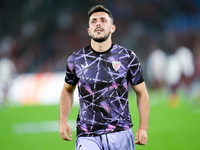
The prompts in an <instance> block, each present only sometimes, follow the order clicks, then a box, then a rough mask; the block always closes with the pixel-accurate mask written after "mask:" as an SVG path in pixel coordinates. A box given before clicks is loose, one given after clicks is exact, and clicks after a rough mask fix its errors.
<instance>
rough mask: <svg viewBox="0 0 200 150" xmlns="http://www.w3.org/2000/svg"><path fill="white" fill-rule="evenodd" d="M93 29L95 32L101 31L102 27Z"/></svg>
mask: <svg viewBox="0 0 200 150" xmlns="http://www.w3.org/2000/svg"><path fill="white" fill-rule="evenodd" d="M94 31H95V32H102V31H103V28H96V29H95V30H94Z"/></svg>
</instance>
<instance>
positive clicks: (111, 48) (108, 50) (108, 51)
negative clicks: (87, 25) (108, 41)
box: [90, 43, 114, 54]
mask: <svg viewBox="0 0 200 150" xmlns="http://www.w3.org/2000/svg"><path fill="white" fill-rule="evenodd" d="M113 45H114V43H112V45H111V47H110V48H109V49H108V50H106V51H103V52H98V51H95V50H94V49H93V48H92V46H91V45H90V48H91V50H92V51H93V52H95V53H98V54H104V53H107V52H109V51H110V50H111V49H112V48H113Z"/></svg>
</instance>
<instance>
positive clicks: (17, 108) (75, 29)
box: [0, 0, 200, 150]
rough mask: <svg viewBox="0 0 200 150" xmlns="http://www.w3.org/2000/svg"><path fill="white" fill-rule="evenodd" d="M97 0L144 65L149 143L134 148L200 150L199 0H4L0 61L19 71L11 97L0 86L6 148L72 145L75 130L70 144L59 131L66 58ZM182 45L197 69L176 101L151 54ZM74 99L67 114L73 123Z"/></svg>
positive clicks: (81, 38)
mask: <svg viewBox="0 0 200 150" xmlns="http://www.w3.org/2000/svg"><path fill="white" fill-rule="evenodd" d="M96 4H103V5H104V6H106V7H107V8H108V9H110V10H111V12H112V13H113V15H114V19H115V20H114V23H115V24H116V26H117V30H116V32H115V33H114V35H113V41H114V42H115V43H118V44H120V45H123V46H125V47H127V48H129V49H132V50H134V52H135V53H136V54H137V55H138V57H139V59H140V61H141V63H142V66H143V70H144V75H145V78H146V82H147V86H148V90H149V94H150V104H151V114H150V122H149V141H148V144H147V145H146V146H145V147H143V146H137V147H136V148H137V149H138V150H140V149H148V150H151V149H152V150H157V149H162V150H165V149H174V150H179V149H181V150H186V149H194V150H196V149H199V147H200V144H199V134H200V129H199V127H200V95H199V93H200V87H199V86H200V85H199V83H200V82H199V78H200V65H199V64H200V44H199V43H200V2H199V1H198V0H190V1H189V0H174V1H168V0H149V1H147V0H124V1H120V0H110V1H106V0H98V1H97V0H88V1H87V2H86V1H81V0H76V1H69V0H65V1H63V0H60V1H56V0H20V1H19V0H15V1H12V0H1V1H0V60H2V59H3V58H4V57H7V59H9V60H10V61H11V62H12V63H13V64H14V68H15V69H14V72H15V73H13V74H12V75H14V76H11V78H10V79H9V81H10V82H7V83H9V84H8V86H7V87H8V91H7V96H6V97H4V96H3V93H4V92H5V91H4V89H3V88H2V87H1V91H0V98H1V101H0V149H2V150H10V149H16V150H18V149H20V150H23V149H30V150H34V149H58V150H59V149H67V150H72V149H74V143H75V131H73V141H72V142H65V141H62V139H61V138H60V136H59V133H58V118H59V97H60V92H61V88H62V85H63V81H64V70H65V62H66V59H67V57H68V56H69V55H70V54H71V53H72V52H73V51H76V50H79V49H80V48H81V47H82V46H85V45H87V44H88V43H89V42H90V39H89V37H88V34H87V27H88V18H87V11H88V10H89V8H90V7H91V6H93V5H96ZM180 46H186V47H187V48H189V49H190V51H191V53H192V56H193V62H194V68H195V71H194V74H193V76H192V77H191V78H189V83H190V86H189V88H188V87H187V86H185V84H183V83H181V86H179V87H178V88H177V91H176V93H177V95H178V98H176V99H175V100H174V101H173V102H172V103H171V101H170V96H171V90H172V87H171V86H169V85H168V84H167V83H165V82H164V83H162V84H158V83H157V82H154V81H152V80H151V78H149V74H148V71H147V70H148V61H147V60H148V58H149V56H150V54H151V53H152V52H153V51H154V50H155V49H162V50H163V52H164V53H165V54H166V56H171V55H174V54H175V53H176V50H177V48H178V47H180ZM0 66H1V65H0ZM1 67H2V66H1ZM0 69H1V68H0ZM175 71H176V70H175ZM3 73H4V72H2V70H1V71H0V75H2V74H3ZM0 77H1V76H0ZM172 77H173V76H172ZM0 79H1V78H0ZM1 83H3V82H2V81H1ZM0 85H1V84H0ZM1 86H2V85H1ZM75 100H76V101H75V104H74V107H73V109H72V112H71V113H70V118H69V119H70V124H71V126H72V128H73V129H74V128H75V119H76V115H77V111H78V105H77V104H78V100H77V97H75ZM129 100H130V110H131V114H132V118H133V122H134V127H133V130H134V132H135V131H136V129H137V127H138V113H137V108H136V100H135V95H134V93H133V92H130V97H129Z"/></svg>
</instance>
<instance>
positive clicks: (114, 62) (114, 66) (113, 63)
mask: <svg viewBox="0 0 200 150" xmlns="http://www.w3.org/2000/svg"><path fill="white" fill-rule="evenodd" d="M112 66H113V68H114V69H115V71H118V70H119V68H120V66H121V62H120V61H112Z"/></svg>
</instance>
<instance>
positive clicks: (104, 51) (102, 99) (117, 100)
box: [59, 5, 149, 150]
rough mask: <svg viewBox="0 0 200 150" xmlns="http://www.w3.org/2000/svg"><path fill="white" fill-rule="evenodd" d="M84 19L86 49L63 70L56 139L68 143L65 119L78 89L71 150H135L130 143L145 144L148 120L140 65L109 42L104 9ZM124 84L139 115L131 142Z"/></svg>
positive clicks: (109, 20) (108, 17)
mask: <svg viewBox="0 0 200 150" xmlns="http://www.w3.org/2000/svg"><path fill="white" fill-rule="evenodd" d="M88 16H89V28H88V34H89V36H90V37H91V44H90V45H88V46H86V47H84V48H82V49H81V50H79V51H77V52H74V53H73V54H72V55H71V56H70V57H69V58H68V61H67V65H66V76H65V83H64V87H63V90H62V94H61V100H60V120H59V123H60V135H61V137H62V139H63V140H67V141H71V137H72V132H71V128H70V125H69V124H68V122H67V119H68V116H69V112H70V110H71V107H72V104H73V93H74V89H75V87H76V85H77V86H78V91H79V101H80V110H79V114H78V117H77V140H76V150H134V149H135V148H134V147H135V144H140V145H145V144H146V142H147V130H148V120H149V98H148V93H147V89H146V85H145V82H144V79H143V76H142V69H141V65H140V63H139V61H138V58H137V57H136V55H135V54H134V52H132V51H131V50H127V49H126V48H124V47H122V46H119V45H117V44H114V43H112V40H111V35H112V33H113V32H114V31H115V28H116V27H115V25H114V24H113V17H112V14H111V13H110V11H109V10H108V9H106V8H105V7H103V6H101V5H97V6H94V7H92V8H91V10H90V11H89V12H88ZM129 83H130V84H131V86H132V88H133V90H134V91H135V93H136V95H137V105H138V111H139V116H140V125H139V129H138V130H137V132H136V138H135V139H136V141H135V142H134V135H133V132H132V129H131V127H132V126H133V124H132V121H131V116H130V113H129V105H128V89H129ZM67 133H69V136H68V135H67Z"/></svg>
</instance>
